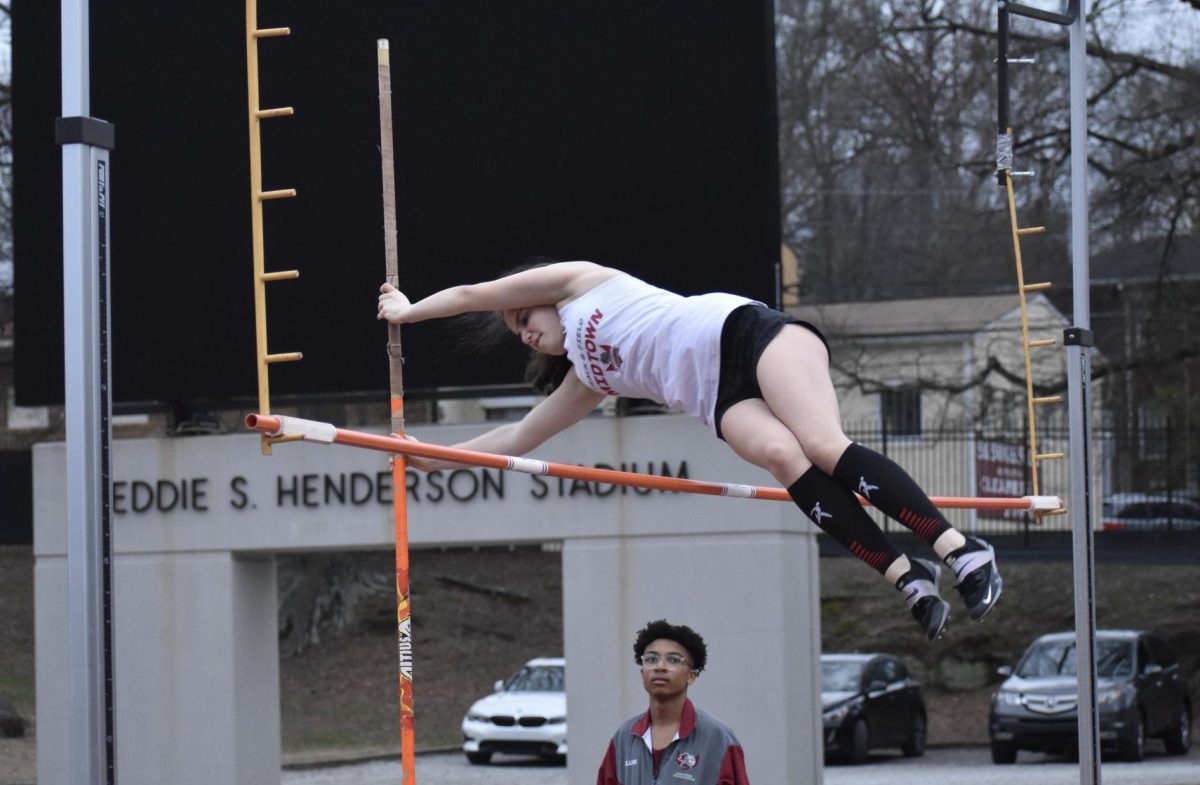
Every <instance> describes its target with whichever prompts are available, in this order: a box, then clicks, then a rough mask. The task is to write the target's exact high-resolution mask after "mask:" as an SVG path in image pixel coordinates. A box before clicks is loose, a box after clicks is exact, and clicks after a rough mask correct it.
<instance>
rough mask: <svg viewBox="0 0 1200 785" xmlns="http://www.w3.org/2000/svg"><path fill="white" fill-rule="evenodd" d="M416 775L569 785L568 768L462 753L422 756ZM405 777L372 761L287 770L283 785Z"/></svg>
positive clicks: (374, 784)
mask: <svg viewBox="0 0 1200 785" xmlns="http://www.w3.org/2000/svg"><path fill="white" fill-rule="evenodd" d="M597 765H599V761H597ZM416 774H417V777H416V779H417V781H418V782H420V783H421V785H567V767H566V766H563V765H560V764H553V763H541V762H539V761H536V760H533V759H531V758H523V757H518V756H509V755H497V756H496V757H494V758H493V759H492V762H491V763H490V764H488V765H487V766H472V765H471V764H470V763H467V759H466V757H465V756H464V755H463V754H462V753H461V752H454V753H435V754H429V755H418V756H417V764H416ZM401 776H402V774H401V770H400V761H398V760H386V761H371V762H369V763H355V764H348V765H342V766H330V767H323V768H311V769H285V770H284V772H283V785H396V783H398V782H400V781H401Z"/></svg>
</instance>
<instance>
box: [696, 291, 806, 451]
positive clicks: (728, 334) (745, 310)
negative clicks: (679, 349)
mask: <svg viewBox="0 0 1200 785" xmlns="http://www.w3.org/2000/svg"><path fill="white" fill-rule="evenodd" d="M786 324H798V325H800V326H801V327H803V328H805V329H806V330H810V331H811V332H812V333H813V334H815V335H816V336H817V337H818V338H820V339H821V343H823V344H825V351H829V341H827V340H825V336H824V335H821V331H820V330H818V329H817V328H816V327H814V326H813V325H811V324H809V323H808V322H805V321H801V320H800V319H797V318H796V317H794V316H790V315H789V314H786V313H782V312H781V311H776V310H775V309H774V308H767V307H766V306H765V305H755V304H753V303H750V304H747V305H742V306H739V307H737V308H735V309H734V310H733V311H732V312H731V313H730V314H729V316H727V317H725V324H724V325H723V326H722V327H721V369H720V373H721V375H720V378H719V381H718V383H717V405H716V406H715V407H714V408H713V420H714V421H715V422H716V424H717V438H719V439H722V440H723V439H724V438H725V437H724V436H722V435H721V417H723V416H724V415H725V412H726V411H727V410H728V409H729V407H730V406H733V405H734V404H735V403H739V402H741V401H746V400H749V399H751V398H761V397H762V390H761V389H760V388H759V386H758V373H757V369H758V359H759V358H760V357H762V353H763V351H764V350H765V349H766V348H767V344H769V343H770V342H771V339H773V338H774V337H775V336H776V335H778V334H779V331H780V330H782V329H783V327H784V325H786Z"/></svg>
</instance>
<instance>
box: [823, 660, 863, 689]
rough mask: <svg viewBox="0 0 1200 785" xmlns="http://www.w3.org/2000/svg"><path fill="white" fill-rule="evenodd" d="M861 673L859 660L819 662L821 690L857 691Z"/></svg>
mask: <svg viewBox="0 0 1200 785" xmlns="http://www.w3.org/2000/svg"><path fill="white" fill-rule="evenodd" d="M861 675H862V663H861V662H829V661H824V662H822V663H821V692H857V691H858V685H859V679H860V677H861Z"/></svg>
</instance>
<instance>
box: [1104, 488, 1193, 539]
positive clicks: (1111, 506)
mask: <svg viewBox="0 0 1200 785" xmlns="http://www.w3.org/2000/svg"><path fill="white" fill-rule="evenodd" d="M1103 514H1104V530H1105V531H1131V530H1132V531H1138V530H1140V531H1146V530H1154V529H1163V530H1165V529H1190V530H1196V529H1200V501H1197V500H1196V499H1194V498H1192V497H1191V496H1186V495H1183V494H1166V493H1114V494H1113V495H1112V496H1109V497H1108V498H1107V499H1105V500H1104V506H1103Z"/></svg>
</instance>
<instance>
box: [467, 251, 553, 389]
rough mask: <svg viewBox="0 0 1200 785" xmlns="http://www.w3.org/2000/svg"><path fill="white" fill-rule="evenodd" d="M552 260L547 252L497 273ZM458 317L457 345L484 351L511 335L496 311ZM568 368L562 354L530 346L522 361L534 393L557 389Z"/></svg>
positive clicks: (502, 315)
mask: <svg viewBox="0 0 1200 785" xmlns="http://www.w3.org/2000/svg"><path fill="white" fill-rule="evenodd" d="M556 262H558V260H557V259H552V258H550V257H548V256H538V257H535V258H533V259H528V260H526V262H525V263H524V264H521V265H519V266H517V267H514V268H512V269H511V270H508V271H506V272H505V273H504V275H502V276H500V277H501V278H507V277H508V276H510V275H514V274H516V273H519V272H523V271H525V270H532V269H534V268H535V267H545V266H546V265H548V264H555V263H556ZM458 319H459V322H460V324H461V325H462V330H461V334H460V335H461V337H460V338H459V341H458V344H459V346H458V347H457V348H460V349H468V348H469V349H471V350H473V351H476V352H484V351H486V350H488V349H490V348H493V347H495V346H497V345H498V344H499V343H500V342H501V341H503V340H505V339H506V338H511V337H512V332H511V331H510V330H509V329H508V325H507V324H505V323H504V314H502V313H500V312H499V311H481V312H477V313H467V314H463V315H462V316H460V317H458ZM571 369H572V366H571V361H570V360H568V359H567V356H566V355H565V354H542V353H541V352H536V351H533V350H532V349H530V350H529V359H528V360H527V361H526V363H525V381H526V382H527V383H528V384H529V386H531V387H532V388H533V391H534V392H535V393H537V394H538V395H549V394H550V393H552V392H554V391H555V390H556V389H558V385H560V384H562V381H563V379H564V378H566V376H567V374H568V373H570V372H571Z"/></svg>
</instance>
